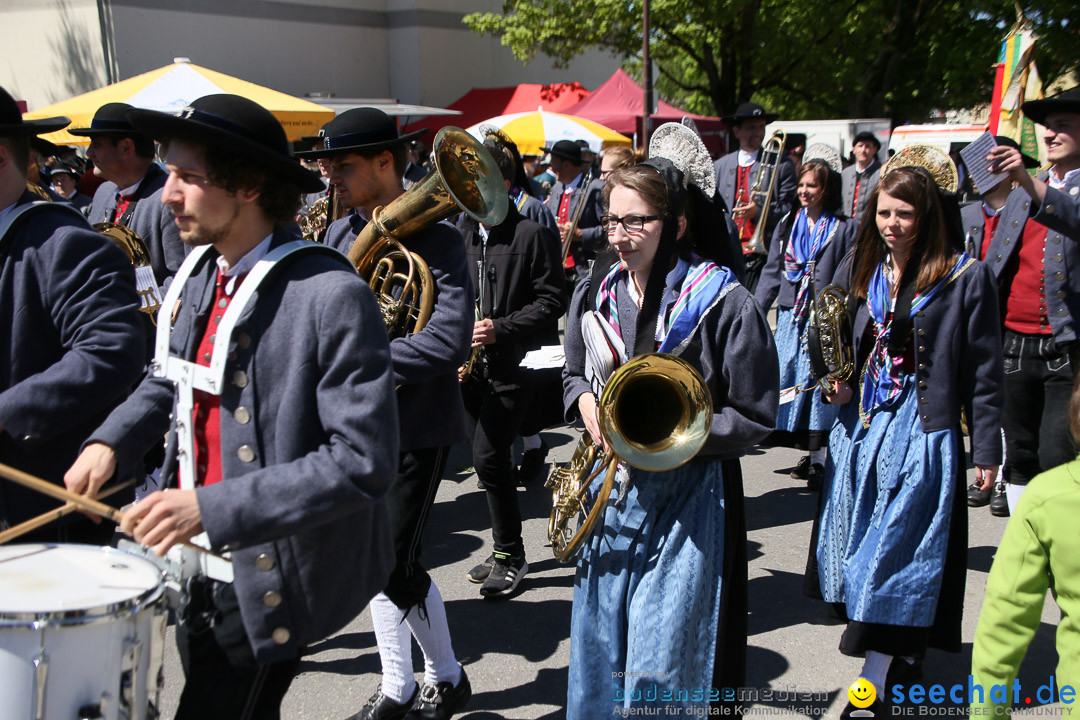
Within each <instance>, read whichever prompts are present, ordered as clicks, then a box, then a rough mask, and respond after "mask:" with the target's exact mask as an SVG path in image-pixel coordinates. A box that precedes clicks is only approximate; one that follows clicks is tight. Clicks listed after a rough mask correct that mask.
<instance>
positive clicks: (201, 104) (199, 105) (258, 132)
mask: <svg viewBox="0 0 1080 720" xmlns="http://www.w3.org/2000/svg"><path fill="white" fill-rule="evenodd" d="M126 117H127V120H128V122H130V123H131V125H132V126H133V127H134V128H135V130H137V131H138V132H140V133H142V134H143V135H145V136H147V137H152V138H154V139H157V140H160V139H162V138H181V139H185V140H193V141H195V142H197V143H201V144H203V145H208V146H210V147H214V148H219V149H221V150H224V151H226V152H228V153H231V154H233V155H238V156H240V157H242V158H244V159H245V160H250V161H251V162H253V163H255V164H256V165H258V166H260V167H262V168H264V169H266V170H267V171H268V172H269V173H270V174H271V175H274V176H277V177H279V178H282V179H285V180H289V181H291V182H294V183H296V184H297V185H298V186H299V187H300V189H301V190H302V191H304V192H319V191H321V190H322V189H323V183H322V180H321V179H320V178H319V176H318V175H316V174H315V173H313V172H312V171H310V170H308V169H307V168H305V167H304V166H303V165H301V164H300V163H298V162H297V161H296V160H295V159H294V158H293V157H292V155H290V154H289V140H288V137H287V136H286V135H285V130H284V129H282V127H281V123H280V122H278V119H277V118H276V117H274V114H273V113H271V112H270V111H269V110H267V109H266V108H264V107H263V106H262V105H259V104H258V103H256V102H254V101H252V100H248V99H247V98H245V97H240V96H239V95H225V94H221V95H206V96H204V97H201V98H199V99H198V100H194V101H193V102H192V103H191V105H190V106H189V107H186V108H184V109H183V110H181V111H180V112H178V113H176V114H169V113H163V112H158V111H156V110H142V109H133V110H128V112H127V115H126Z"/></svg>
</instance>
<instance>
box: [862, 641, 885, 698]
mask: <svg viewBox="0 0 1080 720" xmlns="http://www.w3.org/2000/svg"><path fill="white" fill-rule="evenodd" d="M891 664H892V655H882V654H881V653H879V652H875V651H873V650H867V651H866V662H864V663H863V669H862V672H860V673H859V677H861V678H866V679H867V680H869V681H870V682H871V683H873V685H874V690H876V691H877V694H878V697H882V696H884V695H885V676H886V675H887V674H888V673H889V665H891Z"/></svg>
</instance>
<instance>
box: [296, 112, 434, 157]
mask: <svg viewBox="0 0 1080 720" xmlns="http://www.w3.org/2000/svg"><path fill="white" fill-rule="evenodd" d="M426 134H427V128H424V129H423V130H416V131H414V132H411V133H405V134H404V135H402V134H401V132H400V131H399V130H398V126H397V123H396V122H394V118H392V117H390V116H389V115H387V114H386V113H384V112H383V111H382V110H379V109H378V108H372V107H362V108H353V109H352V110H346V111H345V112H343V113H341V114H340V115H338V116H337V117H336V118H334V119H333V120H331V121H330V122H328V123H326V124H325V125H323V129H322V131H321V132H320V133H319V135H320V136H321V137H322V142H323V146H322V147H321V148H318V149H315V150H308V151H306V152H298V153H296V157H300V158H304V159H305V160H317V159H319V158H328V157H333V156H334V155H347V154H349V153H372V152H379V151H381V150H388V149H389V148H392V147H394V146H395V145H404V144H405V143H407V142H409V141H410V140H414V139H416V138H418V137H421V136H422V135H426Z"/></svg>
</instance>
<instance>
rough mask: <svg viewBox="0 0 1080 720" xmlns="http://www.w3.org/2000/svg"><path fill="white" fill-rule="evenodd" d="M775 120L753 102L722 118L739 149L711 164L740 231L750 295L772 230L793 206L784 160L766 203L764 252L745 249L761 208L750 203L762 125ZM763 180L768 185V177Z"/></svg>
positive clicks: (791, 178)
mask: <svg viewBox="0 0 1080 720" xmlns="http://www.w3.org/2000/svg"><path fill="white" fill-rule="evenodd" d="M777 117H779V116H778V115H775V114H772V113H766V112H765V108H763V107H761V106H760V105H758V104H756V103H743V104H742V105H740V106H739V107H738V109H736V111H735V114H734V115H728V116H726V117H724V118H723V120H724V124H726V125H727V126H728V127H730V128H731V131H732V132H733V133H734V134H735V139H736V141H738V143H739V148H738V149H737V150H735V152H731V153H728V154H727V155H724V156H723V157H721V158H720V159H719V160H717V161H716V162H715V163H713V171H714V172H715V173H716V192H717V194H718V195H720V197H722V198H723V199H724V203H725V205H726V207H727V209H728V210H729V212H730V217H731V219H732V220H734V222H735V225H736V226H737V227H738V229H739V237H738V240H741V244H742V251H743V258H744V259H745V260H746V271H745V273H744V279H743V280H742V284H743V285H744V286H745V287H746V289H747V290H749V291H750V293H751V294H753V293H754V290H755V289H756V288H757V283H758V277H760V275H761V268H763V267H764V266H765V261H766V259H767V258H768V250H769V243H770V241H771V240H772V236H773V230H774V229H775V228H776V224H777V223H778V222H780V219H781V218H782V217H784V215H786V214H787V213H788V211H789V210H791V208H792V207H794V206H795V185H796V178H795V165H794V164H792V162H791V160H789V159H787V158H783V159H781V161H780V164H779V165H778V166H777V168H776V172H777V177H776V183H775V185H774V187H773V194H772V197H771V198H770V200H769V216H768V218H767V220H766V223H765V234H764V236H763V238H764V243H765V252H764V253H752V252H749V251H748V250H747V241H749V240H750V238H751V237H753V235H754V230H755V229H756V228H757V218H758V214H759V213H760V212H761V209H762V208H761V205H760V204H759V201H754V202H751V201H750V199H749V198H750V189H751V188H752V186H753V184H754V179H755V178H756V177H757V173H758V169H759V168H760V167H761V143H762V141H763V140H764V139H765V126H766V125H768V124H769V123H771V122H773V121H774V120H776V118H777ZM765 181H766V184H767V182H768V178H767V177H766V178H765ZM764 187H765V186H764V185H763V188H764ZM733 240H735V238H733Z"/></svg>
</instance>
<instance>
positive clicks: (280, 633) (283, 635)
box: [270, 627, 292, 645]
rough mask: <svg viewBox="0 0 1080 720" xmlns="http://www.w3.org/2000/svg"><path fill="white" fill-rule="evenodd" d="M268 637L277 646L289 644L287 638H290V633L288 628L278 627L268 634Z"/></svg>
mask: <svg viewBox="0 0 1080 720" xmlns="http://www.w3.org/2000/svg"><path fill="white" fill-rule="evenodd" d="M270 637H272V638H273V639H274V642H276V643H277V644H278V645H284V644H285V643H287V642H289V638H291V637H292V633H290V632H289V628H283V627H279V628H277V629H275V630H274V632H273V633H271V634H270Z"/></svg>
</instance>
